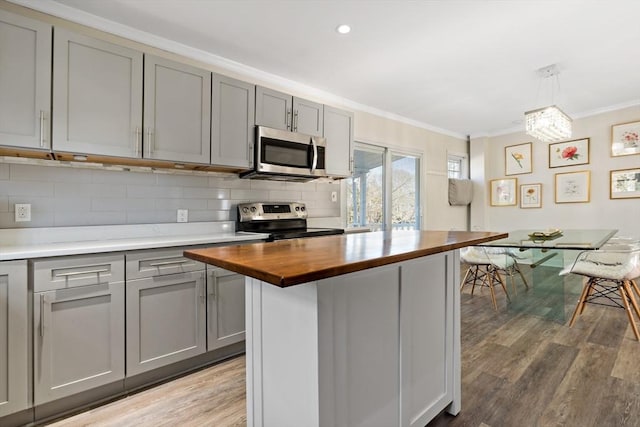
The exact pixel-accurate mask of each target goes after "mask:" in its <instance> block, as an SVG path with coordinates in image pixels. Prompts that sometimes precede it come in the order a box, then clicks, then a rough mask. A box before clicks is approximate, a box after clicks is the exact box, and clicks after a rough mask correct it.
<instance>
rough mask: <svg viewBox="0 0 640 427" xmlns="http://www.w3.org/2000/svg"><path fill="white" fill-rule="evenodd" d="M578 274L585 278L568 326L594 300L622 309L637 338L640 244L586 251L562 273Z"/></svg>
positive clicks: (604, 246)
mask: <svg viewBox="0 0 640 427" xmlns="http://www.w3.org/2000/svg"><path fill="white" fill-rule="evenodd" d="M568 273H571V274H578V275H581V276H584V277H585V278H586V280H585V283H584V288H583V290H582V293H581V295H580V299H579V300H578V304H577V305H576V308H575V310H574V311H573V315H572V316H571V320H570V322H569V327H572V326H573V325H574V323H575V321H576V319H577V316H578V315H580V314H582V313H583V312H584V309H585V307H586V304H588V303H593V304H599V305H605V306H610V307H618V308H623V309H624V310H625V312H626V313H627V317H628V318H629V324H630V325H631V329H632V330H633V333H634V335H635V337H636V339H637V340H638V341H640V333H639V332H638V326H637V325H636V322H635V317H634V313H635V315H636V316H638V317H640V308H639V307H638V303H637V300H636V298H635V295H634V293H635V294H636V295H640V291H639V290H638V285H637V283H636V281H635V279H636V278H638V277H639V276H640V246H639V245H638V244H637V243H628V242H627V243H618V242H617V241H613V242H607V244H605V245H603V246H602V248H600V249H599V250H596V251H584V252H582V253H581V254H580V255H579V256H578V257H577V258H576V260H575V262H574V263H573V265H572V266H571V267H570V268H568V269H566V270H565V271H563V272H561V274H568Z"/></svg>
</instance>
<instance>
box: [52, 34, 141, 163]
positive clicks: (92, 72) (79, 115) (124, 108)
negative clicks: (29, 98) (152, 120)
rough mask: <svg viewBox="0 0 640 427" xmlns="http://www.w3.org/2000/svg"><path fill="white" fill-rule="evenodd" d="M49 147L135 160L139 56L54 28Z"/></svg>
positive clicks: (138, 146)
mask: <svg viewBox="0 0 640 427" xmlns="http://www.w3.org/2000/svg"><path fill="white" fill-rule="evenodd" d="M53 111H54V112H55V114H54V117H53V148H54V150H60V151H68V152H77V153H85V154H95V155H105V156H118V157H140V155H141V149H142V53H141V52H138V51H136V50H134V49H129V48H127V47H124V46H119V45H115V44H112V43H108V42H106V41H103V40H98V39H95V38H92V37H88V36H84V35H81V34H77V33H74V32H71V31H68V30H66V29H63V28H58V27H56V28H55V33H54V45H53Z"/></svg>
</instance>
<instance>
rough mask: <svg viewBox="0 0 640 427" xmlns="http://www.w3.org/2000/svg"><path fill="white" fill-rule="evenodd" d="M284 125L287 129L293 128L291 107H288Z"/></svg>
mask: <svg viewBox="0 0 640 427" xmlns="http://www.w3.org/2000/svg"><path fill="white" fill-rule="evenodd" d="M284 125H285V126H286V128H287V130H291V109H287V117H285V119H284Z"/></svg>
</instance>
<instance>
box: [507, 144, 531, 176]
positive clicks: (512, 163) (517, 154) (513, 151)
mask: <svg viewBox="0 0 640 427" xmlns="http://www.w3.org/2000/svg"><path fill="white" fill-rule="evenodd" d="M531 172H532V164H531V143H530V142H527V143H525V144H519V145H510V146H508V147H504V174H505V175H520V174H523V173H531Z"/></svg>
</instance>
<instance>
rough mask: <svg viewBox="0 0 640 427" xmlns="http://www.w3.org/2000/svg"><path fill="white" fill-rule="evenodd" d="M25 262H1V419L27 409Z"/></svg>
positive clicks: (27, 357)
mask: <svg viewBox="0 0 640 427" xmlns="http://www.w3.org/2000/svg"><path fill="white" fill-rule="evenodd" d="M27 307H28V300H27V262H26V261H6V262H0V417H3V416H5V415H9V414H12V413H14V412H18V411H21V410H23V409H27V407H28V406H29V398H28V379H29V374H28V364H27V360H28V359H29V353H28V343H27V337H28V326H27V325H28V321H27V311H28V308H27Z"/></svg>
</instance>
